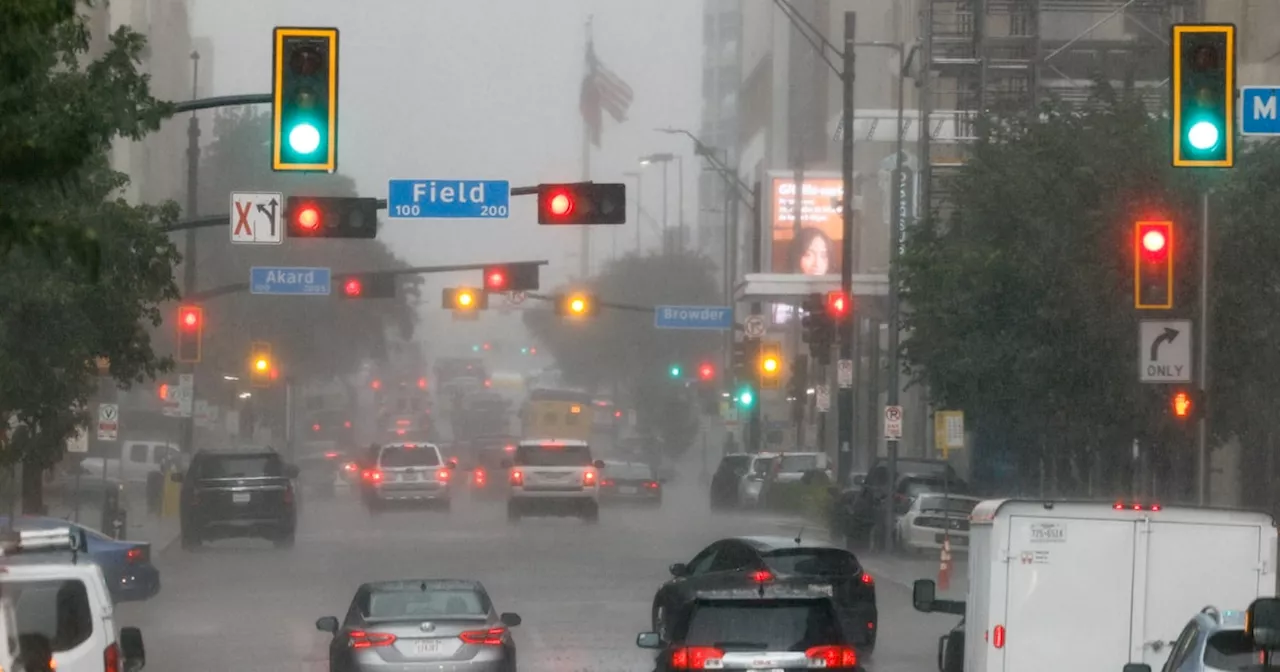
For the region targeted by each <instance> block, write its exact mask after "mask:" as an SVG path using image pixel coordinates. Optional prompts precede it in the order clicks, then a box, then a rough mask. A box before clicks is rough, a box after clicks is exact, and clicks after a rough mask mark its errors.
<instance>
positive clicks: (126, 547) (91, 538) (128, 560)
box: [0, 516, 160, 602]
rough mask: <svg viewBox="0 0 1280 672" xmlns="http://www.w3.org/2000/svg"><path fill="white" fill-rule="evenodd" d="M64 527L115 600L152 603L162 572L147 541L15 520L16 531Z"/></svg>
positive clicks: (41, 520) (37, 519) (42, 520)
mask: <svg viewBox="0 0 1280 672" xmlns="http://www.w3.org/2000/svg"><path fill="white" fill-rule="evenodd" d="M8 524H9V520H8V517H7V516H0V528H3V527H7V526H8ZM61 527H70V529H71V530H72V531H73V532H75V533H76V534H78V535H80V539H79V542H78V543H79V546H78V548H79V550H81V551H83V552H84V553H85V554H86V555H88V556H89V557H90V558H92V559H93V561H94V562H95V563H97V564H98V566H99V567H101V568H102V573H103V575H104V576H105V577H106V579H107V588H108V589H109V591H110V592H111V599H112V600H114V601H116V602H138V601H142V600H149V599H151V598H152V597H155V596H156V595H157V594H158V593H159V592H160V570H159V569H156V566H155V565H153V564H151V544H149V543H147V542H145V541H127V540H124V539H112V538H111V537H109V536H107V535H105V534H103V533H102V532H99V531H97V530H95V529H93V528H91V527H88V526H86V525H81V524H79V523H70V522H67V521H66V520H64V519H62V518H52V517H49V516H18V517H16V518H14V519H13V528H14V529H16V530H54V529H58V528H61Z"/></svg>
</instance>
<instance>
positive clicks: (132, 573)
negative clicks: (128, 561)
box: [111, 565, 160, 602]
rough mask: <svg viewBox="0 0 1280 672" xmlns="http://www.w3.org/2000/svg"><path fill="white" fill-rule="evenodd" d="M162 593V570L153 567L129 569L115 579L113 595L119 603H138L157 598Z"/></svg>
mask: <svg viewBox="0 0 1280 672" xmlns="http://www.w3.org/2000/svg"><path fill="white" fill-rule="evenodd" d="M159 592H160V570H158V569H156V568H155V567H153V566H151V565H140V566H137V567H127V568H125V570H124V571H123V573H122V574H121V575H120V576H118V577H115V582H114V585H112V586H111V594H112V595H113V596H114V597H115V599H116V601H117V602H137V601H141V600H147V599H150V598H152V597H155V596H156V594H158V593H159Z"/></svg>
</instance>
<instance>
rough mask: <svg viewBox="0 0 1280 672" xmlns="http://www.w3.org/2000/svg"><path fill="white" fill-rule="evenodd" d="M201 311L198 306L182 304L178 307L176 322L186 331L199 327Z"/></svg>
mask: <svg viewBox="0 0 1280 672" xmlns="http://www.w3.org/2000/svg"><path fill="white" fill-rule="evenodd" d="M201 312H202V311H201V309H200V307H199V306H183V307H181V308H179V309H178V324H180V325H182V328H183V329H186V330H188V331H193V330H196V329H199V328H200V317H201V316H200V313H201Z"/></svg>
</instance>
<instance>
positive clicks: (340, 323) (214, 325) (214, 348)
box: [170, 110, 419, 379]
mask: <svg viewBox="0 0 1280 672" xmlns="http://www.w3.org/2000/svg"><path fill="white" fill-rule="evenodd" d="M270 121H271V117H270V115H269V114H263V113H256V112H253V111H250V110H236V111H227V112H224V113H222V114H219V115H218V116H216V117H215V118H214V129H213V135H214V137H215V140H214V142H213V143H212V144H210V145H209V146H208V147H207V148H206V149H205V151H204V155H203V157H202V159H201V160H202V163H201V166H200V170H201V180H200V190H199V202H200V204H202V205H201V208H202V211H204V212H213V213H217V212H226V211H229V210H230V209H231V204H230V194H231V192H232V191H278V192H281V193H284V194H285V195H286V196H288V195H291V194H292V195H311V196H322V195H323V196H354V195H356V190H355V185H354V182H353V181H352V180H351V179H350V178H348V177H344V176H342V175H315V174H305V175H304V174H297V173H275V172H273V171H272V170H271V168H270V153H269V150H270V140H271V126H270ZM282 207H283V205H282ZM198 235H200V240H199V243H198V246H199V255H198V263H197V266H198V271H199V273H198V274H197V277H198V279H197V283H196V288H197V291H203V290H208V289H210V288H214V287H219V286H222V285H227V284H232V283H242V282H245V281H246V280H247V279H248V276H249V269H250V267H252V266H319V267H328V268H332V269H333V272H334V273H335V274H337V273H341V272H344V271H375V270H377V271H391V270H396V269H402V268H406V267H407V265H406V264H405V263H404V262H403V261H401V260H399V259H397V258H396V257H395V256H394V255H392V253H391V252H390V251H389V250H388V249H387V247H386V245H384V244H383V243H382V242H380V241H376V240H332V239H330V240H288V241H286V242H285V243H284V244H283V245H279V246H263V247H250V246H243V245H233V244H231V243H230V241H229V236H228V235H227V232H226V230H225V229H222V228H218V229H214V230H212V231H202V232H200V234H198ZM405 282H407V283H409V290H408V291H402V292H401V293H400V296H398V297H397V298H396V299H395V300H359V301H357V300H344V299H340V298H338V297H336V296H335V297H330V298H324V297H277V296H254V295H250V294H247V293H239V294H231V295H226V296H221V297H217V298H213V299H209V300H207V301H205V302H204V304H205V315H206V318H205V324H206V327H205V335H204V348H205V349H204V358H203V360H204V361H203V363H202V366H203V367H204V368H205V369H207V370H208V371H209V372H210V373H211V374H215V375H216V374H223V373H235V372H243V371H244V370H245V366H246V364H245V363H246V360H247V358H248V355H249V343H250V341H253V340H261V341H267V342H270V343H271V344H272V346H273V354H274V356H275V358H276V360H277V362H279V363H280V364H281V365H282V366H283V369H282V370H283V371H284V372H286V373H288V374H289V375H296V376H299V377H301V378H316V379H328V378H331V377H333V376H337V375H343V374H347V373H350V372H351V371H354V370H355V369H356V368H357V367H358V366H359V364H360V362H361V361H363V360H364V359H365V358H368V357H373V358H375V359H382V358H384V356H385V351H386V343H385V340H384V338H385V333H386V330H387V327H388V326H392V327H398V328H399V329H400V331H401V333H402V334H403V335H404V336H405V337H406V338H408V337H409V335H411V334H412V333H413V326H414V321H415V319H416V315H415V312H414V310H413V308H412V307H411V305H410V303H411V302H412V301H414V300H415V299H416V298H417V296H418V294H417V283H418V282H419V279H418V278H417V277H415V276H405ZM175 314H176V313H175ZM170 331H172V330H170Z"/></svg>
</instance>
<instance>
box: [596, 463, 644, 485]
mask: <svg viewBox="0 0 1280 672" xmlns="http://www.w3.org/2000/svg"><path fill="white" fill-rule="evenodd" d="M604 475H605V477H607V478H615V479H619V480H630V481H641V480H653V469H650V468H649V465H647V464H606V465H605V467H604Z"/></svg>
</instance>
